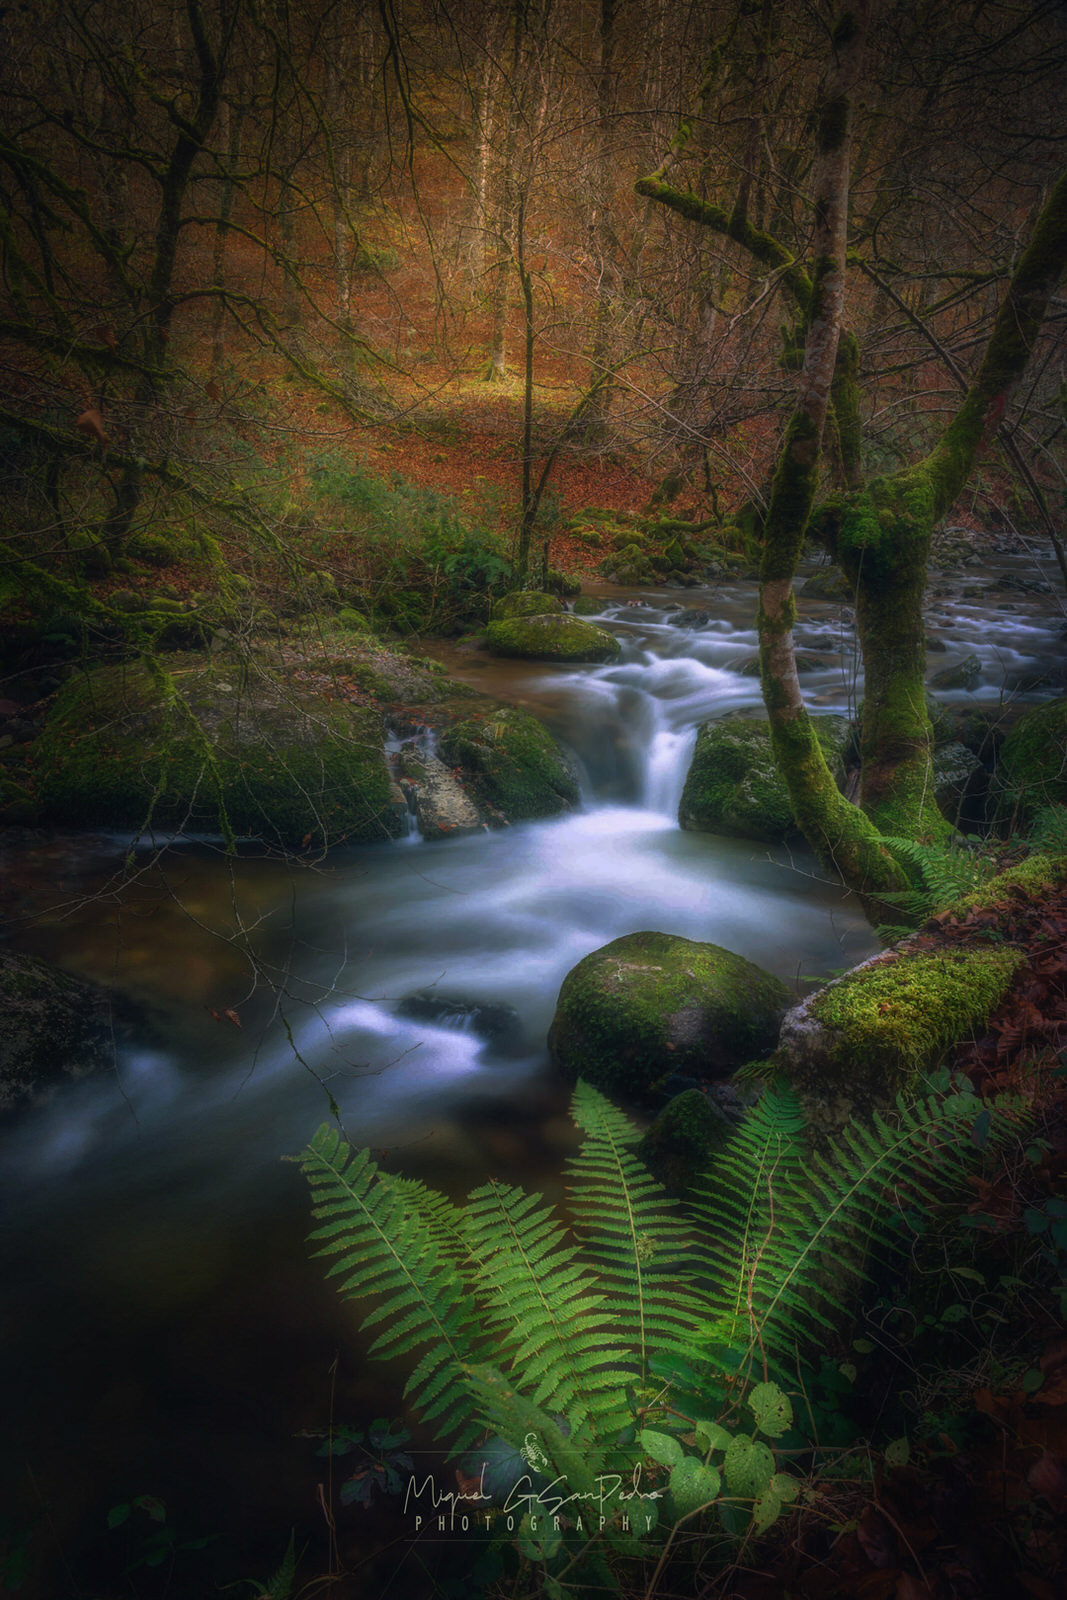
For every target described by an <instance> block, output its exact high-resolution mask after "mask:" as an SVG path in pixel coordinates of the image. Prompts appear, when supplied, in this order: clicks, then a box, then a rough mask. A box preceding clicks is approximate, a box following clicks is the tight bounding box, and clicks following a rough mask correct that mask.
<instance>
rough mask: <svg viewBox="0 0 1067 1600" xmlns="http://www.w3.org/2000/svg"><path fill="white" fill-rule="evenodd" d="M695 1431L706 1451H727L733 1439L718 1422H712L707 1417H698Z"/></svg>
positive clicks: (694, 1425)
mask: <svg viewBox="0 0 1067 1600" xmlns="http://www.w3.org/2000/svg"><path fill="white" fill-rule="evenodd" d="M693 1431H694V1433H695V1434H696V1436H697V1439H698V1440H699V1442H700V1443H701V1444H702V1445H703V1446H704V1448H705V1450H725V1449H726V1446H727V1445H728V1444H729V1443H730V1440H731V1438H732V1437H733V1435H732V1434H729V1433H727V1431H726V1429H725V1428H722V1427H720V1426H719V1424H718V1423H717V1422H711V1421H709V1420H708V1419H707V1418H706V1417H697V1419H696V1421H695V1422H694V1423H693Z"/></svg>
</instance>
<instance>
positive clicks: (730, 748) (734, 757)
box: [678, 717, 849, 841]
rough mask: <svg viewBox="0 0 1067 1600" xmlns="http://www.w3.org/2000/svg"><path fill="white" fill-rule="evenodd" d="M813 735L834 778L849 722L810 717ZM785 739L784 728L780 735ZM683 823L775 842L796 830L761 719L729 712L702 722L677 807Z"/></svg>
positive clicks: (841, 772) (838, 773) (840, 770)
mask: <svg viewBox="0 0 1067 1600" xmlns="http://www.w3.org/2000/svg"><path fill="white" fill-rule="evenodd" d="M812 727H813V729H814V733H815V737H816V739H817V740H818V742H819V745H820V747H821V749H822V750H823V752H824V754H825V756H826V759H827V761H828V763H829V764H830V766H831V768H832V769H833V770H834V773H835V777H836V779H837V780H838V781H839V782H840V781H841V780H842V779H843V777H844V769H843V756H844V751H845V747H846V745H847V743H848V736H849V724H848V721H847V719H846V718H844V717H815V718H813V719H812ZM783 737H786V738H788V737H789V733H788V732H787V733H786V734H784V735H783ZM678 815H679V821H680V823H681V826H682V827H683V828H689V829H693V830H696V831H701V832H706V833H720V834H725V835H727V836H728V837H739V838H743V839H762V840H768V841H777V840H780V839H785V838H787V837H788V836H789V835H790V834H792V833H794V832H795V831H796V822H795V820H794V817H793V811H792V807H791V806H790V803H789V795H788V793H787V791H786V787H785V784H784V783H783V782H782V779H781V777H780V776H779V773H778V766H777V763H776V762H775V759H774V754H773V751H772V749H771V737H770V729H769V727H768V724H767V723H766V722H760V721H757V720H756V719H755V718H750V717H730V718H727V719H725V720H724V721H722V722H709V723H705V724H704V725H703V727H702V728H701V729H700V730H699V732H698V733H697V743H696V750H695V751H694V753H693V760H692V764H691V765H690V768H689V772H688V774H687V776H686V780H685V787H684V789H683V790H682V800H681V805H680V807H679V813H678Z"/></svg>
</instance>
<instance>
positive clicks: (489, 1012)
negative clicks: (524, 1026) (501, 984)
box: [396, 989, 522, 1044]
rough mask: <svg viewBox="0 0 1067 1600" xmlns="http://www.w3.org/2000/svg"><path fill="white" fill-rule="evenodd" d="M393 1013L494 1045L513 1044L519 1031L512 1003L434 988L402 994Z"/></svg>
mask: <svg viewBox="0 0 1067 1600" xmlns="http://www.w3.org/2000/svg"><path fill="white" fill-rule="evenodd" d="M396 1014H397V1016H398V1017H405V1018H406V1019H407V1020H408V1021H410V1022H425V1023H428V1024H429V1025H430V1026H431V1027H435V1028H454V1029H455V1030H456V1032H457V1033H473V1034H475V1035H476V1036H477V1038H479V1039H485V1040H491V1041H493V1043H495V1044H514V1043H516V1042H517V1040H518V1038H519V1035H520V1034H521V1031H522V1030H521V1024H520V1022H519V1014H518V1012H517V1011H516V1010H515V1009H514V1008H513V1007H512V1006H506V1005H500V1004H498V1003H496V1002H492V1001H485V1000H466V999H464V998H463V997H462V996H457V995H443V994H438V993H437V991H436V989H419V990H417V991H416V993H415V994H409V995H405V997H404V999H403V1000H401V1002H400V1004H399V1005H398V1006H397V1008H396Z"/></svg>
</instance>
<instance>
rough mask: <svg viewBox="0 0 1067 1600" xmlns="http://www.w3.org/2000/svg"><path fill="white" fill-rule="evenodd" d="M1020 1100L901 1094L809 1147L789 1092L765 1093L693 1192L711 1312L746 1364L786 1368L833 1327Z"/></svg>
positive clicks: (999, 1134) (1004, 1125) (1008, 1121)
mask: <svg viewBox="0 0 1067 1600" xmlns="http://www.w3.org/2000/svg"><path fill="white" fill-rule="evenodd" d="M1016 1109H1017V1108H1016V1107H1015V1104H1014V1102H1012V1101H1010V1100H1008V1099H1007V1098H1004V1099H1002V1100H1001V1101H1000V1102H999V1103H998V1106H997V1107H996V1108H989V1107H987V1106H985V1105H984V1103H983V1102H982V1101H981V1100H979V1099H978V1097H977V1096H976V1095H974V1094H973V1093H972V1092H970V1090H969V1089H968V1090H966V1091H962V1092H953V1093H948V1094H931V1095H928V1096H926V1097H924V1098H923V1099H920V1100H918V1101H916V1102H915V1103H914V1104H907V1103H906V1102H905V1101H904V1100H903V1098H901V1099H900V1100H899V1101H898V1105H897V1109H896V1112H895V1113H894V1114H892V1115H883V1114H882V1113H880V1112H875V1113H874V1114H873V1117H872V1119H871V1121H870V1122H869V1123H864V1122H860V1121H856V1122H854V1123H852V1124H851V1125H850V1126H849V1127H848V1128H847V1129H846V1130H845V1133H844V1135H843V1136H842V1137H841V1138H839V1139H838V1140H836V1141H834V1142H833V1143H830V1144H828V1145H827V1146H826V1147H825V1148H824V1149H819V1150H813V1149H811V1147H810V1146H808V1145H807V1143H806V1141H804V1140H803V1139H802V1137H801V1133H800V1127H799V1126H798V1110H799V1108H798V1105H797V1102H796V1100H795V1097H794V1096H793V1095H792V1093H791V1092H790V1091H788V1090H781V1089H777V1090H773V1091H768V1093H767V1094H765V1095H764V1096H763V1099H762V1100H761V1102H760V1105H759V1107H758V1109H757V1112H756V1114H754V1115H752V1116H750V1117H749V1118H747V1119H746V1121H745V1122H744V1123H743V1124H742V1125H741V1127H740V1129H739V1130H738V1132H737V1134H736V1135H735V1136H734V1138H733V1139H732V1140H731V1141H730V1143H729V1144H728V1145H727V1147H726V1148H725V1149H724V1151H723V1152H722V1154H721V1155H720V1156H719V1157H718V1158H717V1159H716V1160H715V1161H714V1163H713V1165H712V1167H711V1169H710V1171H709V1174H708V1178H707V1181H706V1183H705V1185H704V1186H703V1188H702V1190H701V1192H700V1194H699V1195H698V1198H697V1200H696V1201H695V1209H696V1211H697V1214H698V1215H699V1216H700V1217H701V1218H702V1219H703V1221H704V1224H705V1231H704V1235H703V1241H704V1242H703V1245H702V1250H701V1257H702V1261H703V1265H704V1269H705V1271H706V1273H707V1275H708V1279H709V1282H710V1284H711V1285H712V1286H711V1287H710V1288H709V1290H708V1297H707V1298H708V1307H709V1311H711V1313H712V1315H713V1317H714V1316H717V1318H718V1327H719V1328H720V1330H722V1329H725V1330H726V1331H728V1332H729V1334H730V1336H731V1338H732V1340H733V1341H734V1343H735V1344H736V1345H737V1346H738V1347H739V1349H740V1350H741V1351H742V1353H743V1361H742V1363H741V1366H742V1371H743V1372H746V1373H747V1372H751V1371H752V1369H753V1368H760V1367H761V1368H762V1369H763V1370H764V1371H770V1372H778V1373H779V1374H781V1373H782V1372H783V1371H785V1370H786V1369H787V1367H789V1366H790V1365H791V1364H792V1361H793V1360H794V1359H795V1352H796V1350H797V1347H798V1346H800V1347H804V1346H810V1345H811V1344H812V1343H813V1342H817V1341H818V1340H819V1339H820V1337H821V1336H822V1335H823V1334H824V1333H825V1331H826V1330H827V1329H829V1328H832V1327H834V1326H836V1325H839V1324H840V1320H841V1319H842V1318H844V1317H847V1316H848V1315H849V1314H850V1313H849V1309H848V1303H847V1302H848V1301H849V1300H850V1299H851V1300H853V1301H854V1297H855V1290H856V1288H857V1287H858V1285H859V1284H860V1283H861V1282H862V1280H863V1279H864V1278H865V1277H866V1276H867V1275H868V1271H867V1269H868V1263H870V1262H872V1261H875V1260H879V1259H880V1260H887V1259H890V1258H892V1257H893V1256H895V1255H896V1254H898V1253H899V1252H900V1250H901V1249H903V1248H904V1247H905V1246H906V1244H907V1240H908V1233H907V1230H906V1228H905V1227H904V1226H903V1225H902V1218H903V1217H904V1216H905V1215H906V1214H908V1213H913V1214H922V1213H923V1212H924V1211H926V1210H927V1209H928V1208H929V1207H931V1206H932V1205H933V1204H935V1203H936V1201H937V1200H938V1199H939V1198H940V1197H942V1196H943V1195H944V1194H945V1193H946V1192H947V1191H949V1190H950V1189H952V1188H957V1187H959V1186H960V1185H961V1184H962V1183H963V1181H964V1180H965V1177H966V1174H967V1172H968V1171H969V1170H970V1169H971V1168H972V1167H973V1164H974V1159H975V1156H976V1153H977V1152H976V1144H975V1141H974V1140H973V1139H972V1135H973V1133H974V1130H975V1128H976V1127H983V1128H984V1133H983V1139H982V1143H983V1144H986V1143H988V1142H989V1141H990V1140H992V1141H994V1142H996V1141H998V1140H1000V1139H1002V1138H1004V1137H1006V1136H1007V1135H1008V1133H1009V1131H1010V1129H1011V1126H1012V1121H1013V1115H1014V1112H1015V1110H1016ZM986 1118H988V1121H986V1120H985V1119H986ZM720 1336H721V1334H720Z"/></svg>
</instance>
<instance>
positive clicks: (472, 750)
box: [441, 706, 581, 822]
mask: <svg viewBox="0 0 1067 1600" xmlns="http://www.w3.org/2000/svg"><path fill="white" fill-rule="evenodd" d="M441 751H442V754H443V755H444V756H445V758H446V760H448V761H450V762H451V763H452V764H453V765H454V766H458V767H460V768H461V769H462V773H463V777H464V780H465V782H466V784H467V785H468V787H469V788H470V789H471V790H472V791H473V792H474V794H475V795H476V797H477V798H478V800H480V801H481V802H482V804H483V805H485V806H488V807H489V808H490V809H491V811H495V812H496V813H498V814H499V816H500V818H501V820H504V821H507V822H525V821H530V820H532V819H534V818H537V817H554V816H558V815H559V813H560V812H562V811H568V810H570V809H571V807H573V806H576V805H577V804H578V802H579V800H580V798H581V796H580V791H579V788H578V784H577V781H576V779H575V777H574V775H573V773H572V772H571V771H570V769H569V768H568V766H567V764H566V762H565V761H564V759H563V757H562V756H561V755H560V752H559V750H558V749H557V748H556V745H555V742H554V741H553V739H552V736H551V734H550V733H549V732H548V730H547V729H546V728H544V727H542V725H541V723H539V722H538V720H537V718H536V717H534V716H531V715H530V713H529V712H528V711H523V710H521V709H520V708H519V707H518V706H509V707H506V708H505V709H504V710H502V711H497V712H495V713H494V714H493V715H492V716H491V717H487V718H484V719H481V718H478V719H476V718H473V717H471V718H468V719H467V720H466V721H465V722H461V723H458V724H457V725H456V726H455V727H454V728H450V729H449V731H448V732H447V733H446V734H445V735H444V736H443V738H442V740H441Z"/></svg>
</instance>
